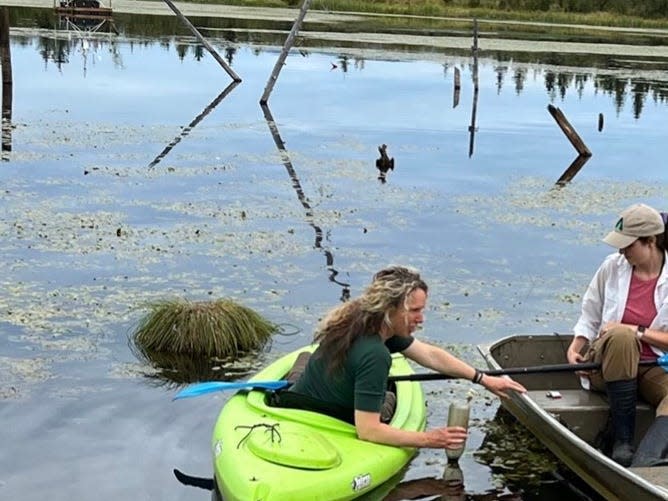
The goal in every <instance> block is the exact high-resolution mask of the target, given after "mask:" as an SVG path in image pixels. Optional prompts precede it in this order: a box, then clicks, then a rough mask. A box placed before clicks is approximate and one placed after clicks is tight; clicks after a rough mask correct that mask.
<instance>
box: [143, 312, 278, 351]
mask: <svg viewBox="0 0 668 501" xmlns="http://www.w3.org/2000/svg"><path fill="white" fill-rule="evenodd" d="M277 330H278V326H277V325H276V324H274V323H272V322H270V321H268V320H266V319H265V318H263V317H262V316H261V315H260V314H259V313H256V312H255V311H253V310H252V309H250V308H248V307H246V306H243V305H240V304H237V303H235V302H234V301H231V300H229V299H219V300H216V301H208V302H205V301H201V302H191V301H187V300H183V299H177V300H168V301H160V302H156V303H153V304H151V305H150V312H149V313H148V314H147V315H146V316H145V317H144V318H143V319H142V320H141V321H140V322H139V325H138V327H137V329H136V330H135V332H134V334H133V338H132V342H133V344H134V347H135V348H136V349H137V350H138V351H139V352H140V353H141V355H143V356H144V357H145V358H148V359H149V360H154V359H157V358H159V357H157V356H156V355H157V354H180V355H188V356H191V357H200V358H206V359H211V358H219V359H220V358H232V359H234V358H237V357H239V356H240V355H243V354H245V353H248V352H252V351H255V350H259V349H261V348H263V347H264V346H265V344H266V343H267V342H268V341H269V339H270V338H271V335H272V334H273V333H274V332H276V331H277Z"/></svg>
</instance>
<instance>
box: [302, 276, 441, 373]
mask: <svg viewBox="0 0 668 501" xmlns="http://www.w3.org/2000/svg"><path fill="white" fill-rule="evenodd" d="M417 289H421V290H423V291H424V292H425V293H427V292H428V287H427V284H426V283H425V282H424V280H422V278H420V273H419V272H418V271H417V270H416V269H414V268H408V267H405V266H389V267H387V268H383V269H382V270H380V271H379V272H377V273H376V274H375V275H374V276H373V280H372V281H371V284H369V285H368V286H367V288H366V289H365V290H364V292H363V293H362V295H361V296H359V297H357V298H355V299H352V300H351V301H348V302H346V303H343V304H342V305H340V306H338V307H337V308H334V309H333V310H331V311H330V312H329V313H328V314H327V315H326V316H325V318H323V320H322V321H321V322H320V324H319V325H318V328H317V330H316V334H315V341H316V342H319V343H320V348H321V349H320V352H321V356H325V357H327V358H328V360H329V363H328V369H329V370H330V371H331V372H334V371H337V370H338V369H340V368H341V367H342V366H343V363H344V361H345V358H346V355H347V353H348V350H349V349H350V346H351V345H352V343H353V342H354V341H355V339H357V337H359V336H377V335H378V334H379V333H380V331H381V328H382V326H383V324H385V325H387V327H389V328H391V327H392V324H391V321H390V313H392V312H393V311H394V310H396V309H397V308H399V307H402V308H406V309H408V306H407V300H408V297H409V296H410V295H411V293H412V292H413V291H415V290H417Z"/></svg>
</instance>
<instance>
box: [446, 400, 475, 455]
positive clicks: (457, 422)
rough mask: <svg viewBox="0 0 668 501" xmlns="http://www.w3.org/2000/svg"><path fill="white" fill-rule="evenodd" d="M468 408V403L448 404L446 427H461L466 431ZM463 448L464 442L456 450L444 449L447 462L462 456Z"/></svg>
mask: <svg viewBox="0 0 668 501" xmlns="http://www.w3.org/2000/svg"><path fill="white" fill-rule="evenodd" d="M470 408H471V407H470V405H469V404H468V402H466V403H462V402H452V403H451V404H450V409H449V410H448V426H461V427H462V428H465V429H466V430H468V428H469V410H470ZM465 446H466V441H464V443H463V444H462V445H461V447H457V448H456V449H445V454H446V455H447V456H448V459H449V460H451V461H457V460H458V459H459V457H460V456H461V455H462V452H464V447H465Z"/></svg>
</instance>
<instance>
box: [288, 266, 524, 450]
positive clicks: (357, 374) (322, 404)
mask: <svg viewBox="0 0 668 501" xmlns="http://www.w3.org/2000/svg"><path fill="white" fill-rule="evenodd" d="M427 293H428V287H427V284H426V283H425V282H424V280H422V278H421V277H420V274H419V273H418V272H417V270H414V269H412V268H407V267H404V266H391V267H388V268H385V269H382V270H380V271H379V272H378V273H376V274H375V275H374V277H373V280H372V282H371V284H370V285H369V286H368V287H367V288H366V290H365V291H364V293H363V294H362V295H361V296H359V297H357V298H355V299H352V300H350V301H348V302H346V303H344V304H342V305H340V306H338V307H337V308H335V309H333V310H332V311H330V312H329V314H328V315H327V316H326V317H325V318H324V319H323V320H322V322H321V323H320V325H319V327H318V329H317V332H316V335H315V340H316V341H317V342H319V346H318V348H317V350H316V351H315V352H314V353H313V355H312V356H311V357H310V358H309V359H308V362H306V366H305V369H304V371H303V373H302V374H301V376H300V377H299V379H298V380H297V381H296V383H295V384H294V385H293V387H292V388H291V389H290V392H291V393H293V398H294V397H303V398H304V399H305V400H307V401H308V402H309V403H310V404H312V405H311V408H312V410H322V411H323V412H326V413H330V414H333V415H337V416H343V417H342V418H343V419H347V420H348V421H350V422H352V423H353V424H354V425H355V428H356V430H357V435H358V437H359V438H361V439H362V440H368V441H371V442H377V443H382V444H387V445H394V446H408V447H433V448H457V447H460V446H461V445H462V444H463V443H464V441H465V439H466V430H465V429H464V428H461V427H441V428H433V429H431V430H427V431H424V432H414V431H405V430H400V429H398V428H394V427H392V426H390V425H389V424H387V423H388V422H389V418H390V417H391V410H392V402H391V401H390V402H388V401H387V399H386V388H387V377H388V374H389V371H390V366H391V364H392V357H391V353H394V352H401V353H402V354H403V355H405V356H406V357H407V358H409V359H411V360H413V361H415V362H417V363H418V364H420V365H422V366H424V367H427V368H429V369H433V370H435V371H438V372H441V373H444V374H448V375H450V376H453V377H456V378H466V379H469V380H471V381H474V382H476V383H480V384H482V385H483V386H484V387H485V388H487V389H488V390H490V391H492V392H493V393H495V394H496V395H499V396H501V397H505V396H507V394H506V392H507V391H509V390H512V391H520V392H523V391H526V390H525V389H524V387H523V386H522V385H520V384H519V383H517V382H515V381H513V380H512V379H510V378H507V377H493V376H488V375H483V373H481V372H480V371H478V370H477V369H474V368H473V367H471V366H470V365H468V364H467V363H465V362H463V361H462V360H460V359H458V358H457V357H455V356H454V355H452V354H451V353H448V352H447V351H445V350H443V349H441V348H438V347H436V346H433V345H430V344H427V343H424V342H422V341H420V340H418V339H416V338H414V337H413V333H414V332H415V331H416V330H417V329H418V328H419V327H420V325H421V324H422V322H423V321H424V309H425V307H426V304H427Z"/></svg>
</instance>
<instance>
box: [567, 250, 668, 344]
mask: <svg viewBox="0 0 668 501" xmlns="http://www.w3.org/2000/svg"><path fill="white" fill-rule="evenodd" d="M664 259H665V260H664V263H665V264H664V266H663V269H662V270H661V275H660V276H659V279H658V280H657V283H656V288H655V289H654V305H655V306H656V311H657V315H656V317H654V320H652V323H651V325H649V326H647V327H648V328H650V329H657V330H661V331H668V253H667V254H666V255H665V256H664ZM632 272H633V267H632V266H631V265H630V264H629V262H628V261H627V260H626V258H625V257H624V256H623V255H622V254H620V253H619V252H615V253H614V254H610V255H609V256H607V257H606V258H605V260H604V261H603V263H602V264H601V266H600V267H599V268H598V270H597V271H596V274H595V275H594V278H592V280H591V282H590V283H589V287H587V292H585V295H584V297H583V298H582V312H581V314H580V318H579V319H578V321H577V323H576V324H575V326H574V327H573V333H574V334H575V335H576V336H582V337H586V338H587V339H588V340H589V342H591V341H593V340H594V339H596V337H598V333H599V331H600V329H601V326H603V325H605V324H606V323H608V322H621V320H622V317H623V316H624V309H625V308H626V301H627V299H628V295H629V288H630V286H631V274H632ZM651 348H652V351H654V353H656V354H657V355H659V356H661V355H663V353H664V352H663V351H662V350H660V349H659V348H657V347H656V346H651Z"/></svg>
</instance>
